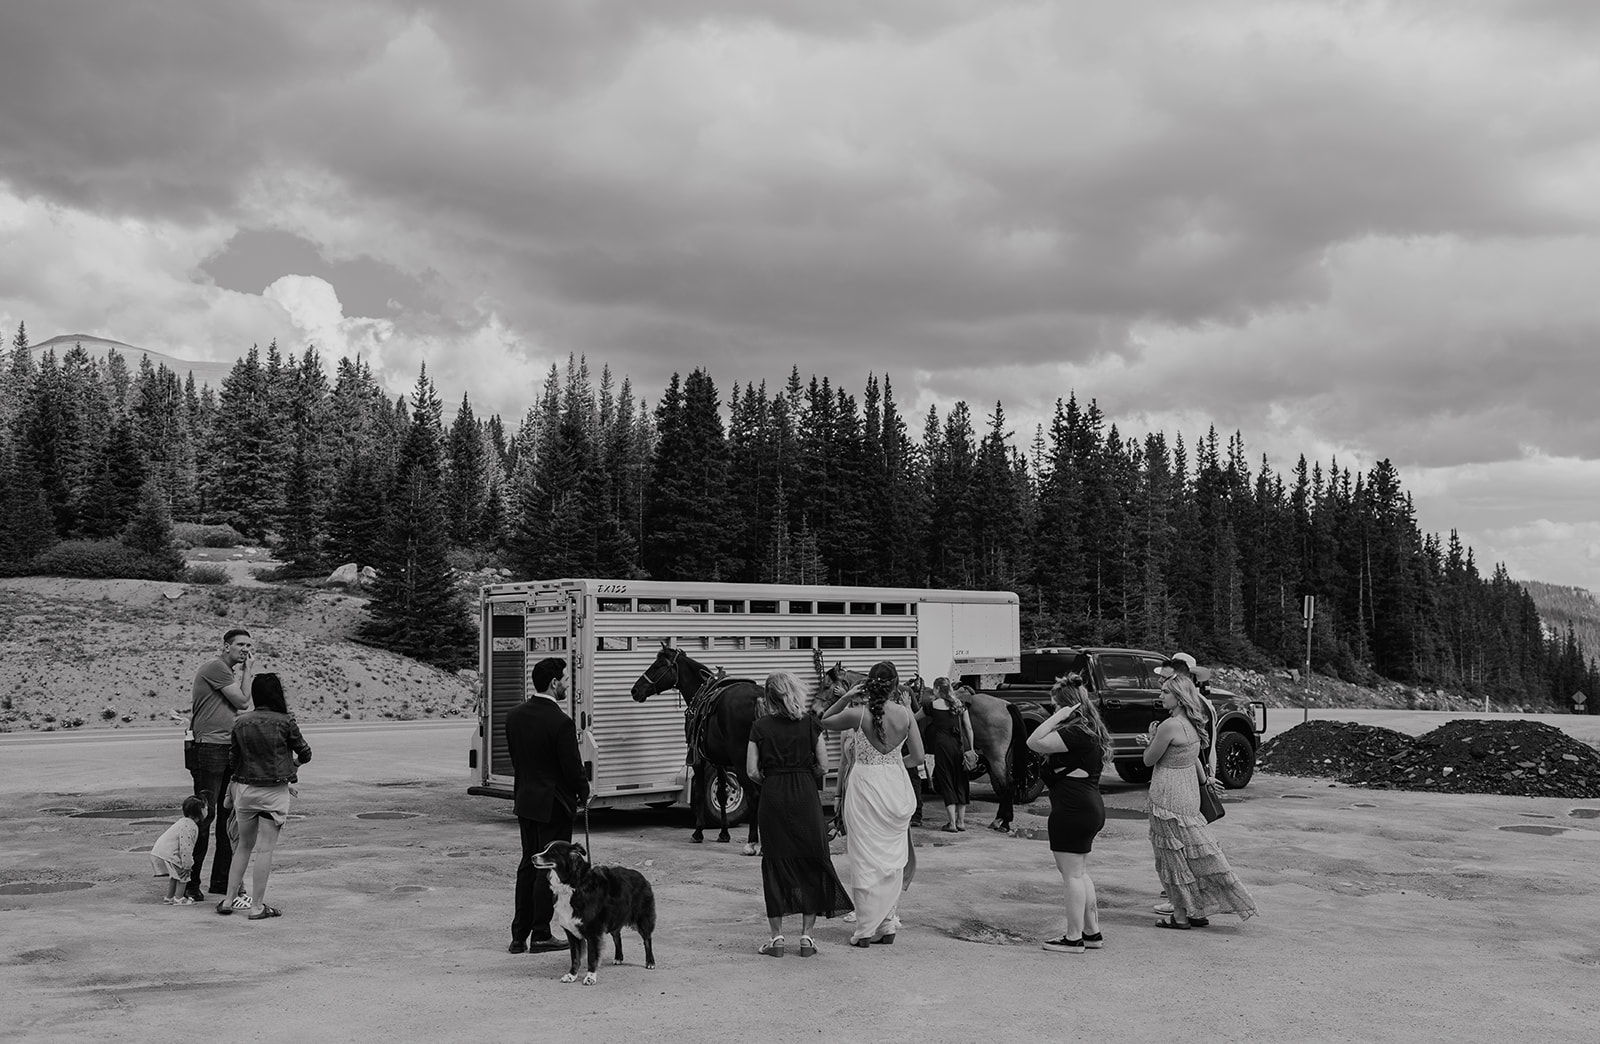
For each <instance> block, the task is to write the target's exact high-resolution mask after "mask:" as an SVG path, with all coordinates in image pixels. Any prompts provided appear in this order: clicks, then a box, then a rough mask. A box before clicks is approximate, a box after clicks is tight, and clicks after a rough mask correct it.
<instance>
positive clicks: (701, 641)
mask: <svg viewBox="0 0 1600 1044" xmlns="http://www.w3.org/2000/svg"><path fill="white" fill-rule="evenodd" d="M672 644H673V645H675V646H677V647H678V648H679V649H709V648H711V639H710V638H707V637H706V636H705V635H703V634H697V635H693V636H691V637H688V638H678V639H676V640H674V641H673V643H672Z"/></svg>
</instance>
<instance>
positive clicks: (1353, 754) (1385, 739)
mask: <svg viewBox="0 0 1600 1044" xmlns="http://www.w3.org/2000/svg"><path fill="white" fill-rule="evenodd" d="M1415 742H1416V741H1415V740H1413V739H1412V738H1411V737H1410V736H1407V735H1406V734H1405V733H1403V732H1396V731H1395V730H1393V729H1385V728H1380V727H1379V726H1377V725H1357V724H1356V723H1355V722H1349V721H1308V722H1306V723H1305V724H1303V725H1296V726H1295V727H1294V728H1292V729H1289V730H1288V731H1286V732H1281V733H1279V734H1278V735H1276V736H1274V737H1272V738H1271V739H1270V740H1268V741H1267V742H1265V743H1263V744H1262V745H1261V750H1260V752H1259V753H1258V754H1257V755H1256V766H1257V767H1258V768H1260V769H1261V771H1262V772H1276V773H1278V774H1280V775H1284V776H1333V777H1336V778H1337V777H1342V776H1345V775H1347V774H1349V773H1351V772H1357V771H1361V770H1364V769H1366V768H1368V767H1369V766H1371V765H1376V764H1386V763H1388V762H1389V761H1391V760H1392V759H1394V758H1397V757H1400V756H1402V755H1404V754H1406V753H1408V752H1409V751H1410V750H1411V748H1412V746H1413V744H1414V743H1415Z"/></svg>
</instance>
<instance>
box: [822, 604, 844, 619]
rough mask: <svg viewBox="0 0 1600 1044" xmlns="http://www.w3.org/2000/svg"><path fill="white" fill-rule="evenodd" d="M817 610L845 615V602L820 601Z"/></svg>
mask: <svg viewBox="0 0 1600 1044" xmlns="http://www.w3.org/2000/svg"><path fill="white" fill-rule="evenodd" d="M817 612H819V613H829V614H831V615H833V616H843V615H844V603H843V602H818V603H817Z"/></svg>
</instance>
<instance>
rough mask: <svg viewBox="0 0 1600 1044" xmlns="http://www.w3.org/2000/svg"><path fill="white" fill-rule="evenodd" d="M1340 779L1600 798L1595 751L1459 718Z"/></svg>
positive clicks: (1517, 726) (1514, 724)
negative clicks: (1402, 749) (1391, 755)
mask: <svg viewBox="0 0 1600 1044" xmlns="http://www.w3.org/2000/svg"><path fill="white" fill-rule="evenodd" d="M1304 727H1305V726H1300V728H1304ZM1291 731H1292V732H1295V731H1299V729H1293V730H1291ZM1380 731H1381V730H1380ZM1284 735H1285V736H1287V735H1288V733H1285V734H1284ZM1275 771H1281V770H1275ZM1342 781H1343V782H1346V783H1354V784H1358V785H1360V786H1364V787H1392V788H1395V789H1397V790H1436V791H1446V792H1457V793H1470V794H1508V795H1516V796H1519V797H1567V798H1593V797H1600V752H1596V751H1595V750H1594V748H1592V747H1589V746H1587V745H1586V744H1583V743H1580V742H1578V741H1577V740H1575V739H1573V738H1572V737H1571V736H1568V735H1567V734H1566V733H1564V732H1562V731H1561V730H1560V729H1557V728H1553V727H1551V726H1549V725H1543V724H1540V723H1539V722H1534V721H1475V720H1471V719H1462V720H1460V721H1452V722H1450V723H1449V724H1446V725H1441V726H1439V727H1438V728H1437V729H1434V730H1433V731H1432V732H1429V733H1426V734H1425V735H1422V736H1419V737H1417V738H1416V739H1415V740H1413V741H1411V745H1410V749H1409V750H1406V751H1404V752H1402V753H1400V754H1399V755H1397V756H1394V757H1390V758H1386V759H1376V760H1373V761H1369V762H1367V763H1365V764H1359V765H1356V766H1354V767H1352V768H1351V769H1350V771H1349V773H1348V774H1347V775H1345V776H1343V777H1342Z"/></svg>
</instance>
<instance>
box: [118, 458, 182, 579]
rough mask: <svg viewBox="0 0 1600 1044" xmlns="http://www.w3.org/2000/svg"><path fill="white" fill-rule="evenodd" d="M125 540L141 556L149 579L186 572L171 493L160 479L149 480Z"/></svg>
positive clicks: (140, 495) (167, 577) (141, 566)
mask: <svg viewBox="0 0 1600 1044" xmlns="http://www.w3.org/2000/svg"><path fill="white" fill-rule="evenodd" d="M122 543H123V544H124V545H125V546H127V547H128V548H130V549H132V550H133V551H136V552H138V554H139V556H140V559H141V561H140V572H141V573H142V575H143V577H144V578H145V579H148V580H177V579H178V578H179V577H181V576H182V575H183V570H184V564H183V552H181V551H179V550H178V548H177V545H176V544H174V543H173V539H172V516H171V515H170V514H168V512H167V496H166V492H165V491H164V490H162V488H161V486H160V485H159V484H157V483H156V482H153V481H152V482H146V483H145V484H144V487H143V489H142V491H141V492H140V494H139V506H138V508H137V510H136V511H135V512H134V516H133V519H132V521H130V522H129V523H128V527H127V529H125V530H124V531H123V533H122Z"/></svg>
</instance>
